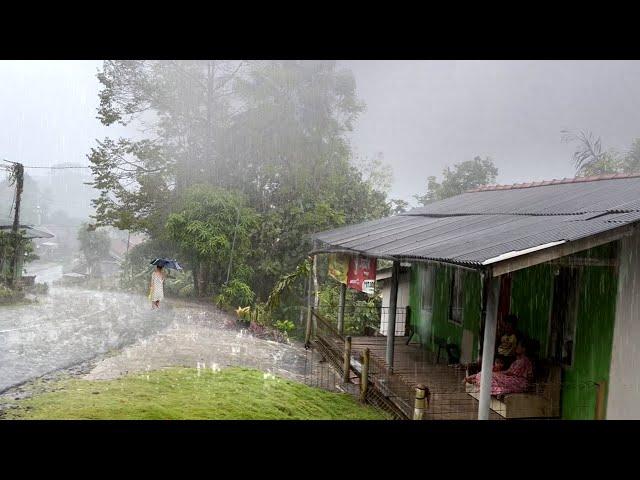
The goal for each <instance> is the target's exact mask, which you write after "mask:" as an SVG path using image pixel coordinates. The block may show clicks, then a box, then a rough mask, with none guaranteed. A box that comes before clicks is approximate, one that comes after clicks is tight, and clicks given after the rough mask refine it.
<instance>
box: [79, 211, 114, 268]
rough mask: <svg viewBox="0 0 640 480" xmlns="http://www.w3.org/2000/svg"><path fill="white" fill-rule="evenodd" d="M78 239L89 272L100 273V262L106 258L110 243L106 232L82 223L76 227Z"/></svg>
mask: <svg viewBox="0 0 640 480" xmlns="http://www.w3.org/2000/svg"><path fill="white" fill-rule="evenodd" d="M78 241H79V242H80V251H81V252H82V255H83V256H84V258H85V260H86V262H87V266H88V267H89V273H90V274H93V275H100V262H101V261H103V260H105V259H106V258H107V255H108V254H109V247H110V245H111V241H110V240H109V236H108V235H107V232H106V231H104V230H95V229H93V228H90V227H89V225H88V224H87V223H83V224H82V225H81V226H80V228H79V229H78Z"/></svg>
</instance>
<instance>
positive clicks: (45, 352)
mask: <svg viewBox="0 0 640 480" xmlns="http://www.w3.org/2000/svg"><path fill="white" fill-rule="evenodd" d="M174 316H175V314H174V310H173V309H172V308H171V307H170V306H169V305H165V308H164V309H162V310H160V311H152V310H151V309H150V308H149V303H148V302H147V301H146V298H144V297H142V296H140V295H131V294H127V293H120V292H98V291H90V290H81V289H75V288H52V289H51V290H50V292H49V294H48V295H43V296H40V297H39V299H38V303H37V304H32V305H19V306H10V307H0V392H1V391H3V390H5V389H7V388H8V387H11V386H13V385H15V384H18V383H22V382H24V381H27V380H29V379H32V378H35V377H38V376H41V375H44V374H45V373H48V372H50V371H52V370H57V369H61V368H66V367H68V366H71V365H74V364H76V363H80V362H82V361H85V360H89V359H91V358H94V357H95V356H97V355H100V354H103V353H106V352H108V351H110V350H113V349H119V348H122V347H124V346H127V345H130V344H133V343H135V342H136V341H138V340H141V339H144V338H146V337H148V336H150V335H153V334H155V333H157V332H159V331H161V330H163V329H164V328H166V327H167V325H169V324H170V323H171V322H172V321H173V320H174Z"/></svg>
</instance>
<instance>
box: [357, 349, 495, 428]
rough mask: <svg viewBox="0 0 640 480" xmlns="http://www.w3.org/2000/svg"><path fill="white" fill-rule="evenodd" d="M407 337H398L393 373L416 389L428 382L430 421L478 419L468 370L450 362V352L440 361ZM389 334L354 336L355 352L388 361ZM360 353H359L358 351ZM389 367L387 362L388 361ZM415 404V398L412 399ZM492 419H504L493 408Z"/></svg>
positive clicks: (427, 416)
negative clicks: (466, 384)
mask: <svg viewBox="0 0 640 480" xmlns="http://www.w3.org/2000/svg"><path fill="white" fill-rule="evenodd" d="M406 342H407V337H396V338H395V346H394V367H393V374H394V375H398V376H400V377H401V378H402V379H403V380H404V381H405V382H406V383H408V384H409V385H411V387H412V388H415V386H416V385H418V384H421V383H422V384H424V385H426V386H427V387H428V388H429V390H430V392H431V403H430V405H429V408H428V409H427V413H426V416H425V418H426V419H429V420H476V419H477V418H478V401H477V400H476V399H474V398H473V397H471V396H470V395H469V394H467V393H466V391H465V388H464V384H463V381H464V377H465V370H464V369H463V368H458V367H453V366H451V367H450V366H448V365H447V358H446V357H447V355H446V352H444V351H443V352H442V354H441V357H440V363H436V362H435V360H436V359H435V358H434V357H435V355H433V353H431V352H428V351H427V350H426V349H424V348H423V347H422V346H421V345H420V344H419V343H410V344H409V345H407V344H406ZM386 344H387V337H353V338H352V351H353V352H354V355H358V354H359V352H361V351H363V350H364V349H365V348H369V351H370V352H371V353H372V354H374V355H375V356H376V357H378V358H379V359H381V360H382V361H384V359H385V350H386ZM355 352H358V353H355ZM385 366H386V362H385ZM408 401H410V402H411V405H413V399H408ZM489 418H490V419H491V420H504V418H503V417H502V416H500V415H498V414H497V413H495V412H494V411H493V410H491V411H490V415H489Z"/></svg>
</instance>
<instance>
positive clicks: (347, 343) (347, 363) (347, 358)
mask: <svg viewBox="0 0 640 480" xmlns="http://www.w3.org/2000/svg"><path fill="white" fill-rule="evenodd" d="M342 368H343V371H344V374H343V375H342V381H343V382H344V383H349V373H350V370H351V337H347V338H345V339H344V364H343V367H342Z"/></svg>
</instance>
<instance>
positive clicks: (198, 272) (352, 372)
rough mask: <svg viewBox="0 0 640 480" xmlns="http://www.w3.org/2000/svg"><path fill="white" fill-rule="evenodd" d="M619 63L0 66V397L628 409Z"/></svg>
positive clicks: (631, 197) (627, 162) (633, 197)
mask: <svg viewBox="0 0 640 480" xmlns="http://www.w3.org/2000/svg"><path fill="white" fill-rule="evenodd" d="M639 80H640V62H638V61H479V60H477V61H444V60H440V61H417V60H416V61H408V60H403V61H399V60H395V61H392V60H385V61H382V60H380V61H378V60H349V61H346V60H340V61H311V60H296V61H294V60H287V61H276V60H198V61H196V60H189V61H187V60H153V61H152V60H101V61H67V60H56V61H54V60H47V61H35V60H34V61H17V60H15V61H10V60H4V61H0V105H2V108H1V109H0V419H2V418H6V419H28V418H40V419H49V418H51V419H142V418H144V419H147V418H148V419H167V418H171V419H334V420H342V419H386V420H393V419H414V420H468V419H491V420H496V421H498V420H505V419H506V420H509V419H512V418H527V419H539V418H545V419H556V420H561V419H580V420H590V419H639V418H640V410H639V405H640V375H639V374H638V372H640V368H637V367H639V366H640V353H638V349H637V347H636V345H637V342H638V341H639V340H640V326H639V325H640V322H639V321H638V317H639V316H640V311H639V308H640V307H639V306H640V296H639V295H640V294H639V293H638V292H637V289H636V288H635V285H636V277H637V275H638V272H640V263H639V262H638V259H639V258H640V256H639V255H638V253H640V233H638V230H637V225H638V222H640V200H638V198H639V194H640V131H638V128H637V125H638V124H639V120H640V119H639V118H638V116H639V115H640V113H638V112H640V108H639V107H640V81H639ZM480 372H483V373H482V375H481V374H480ZM121 403H126V405H127V407H126V408H121V407H120V404H121ZM116 406H117V407H116Z"/></svg>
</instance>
